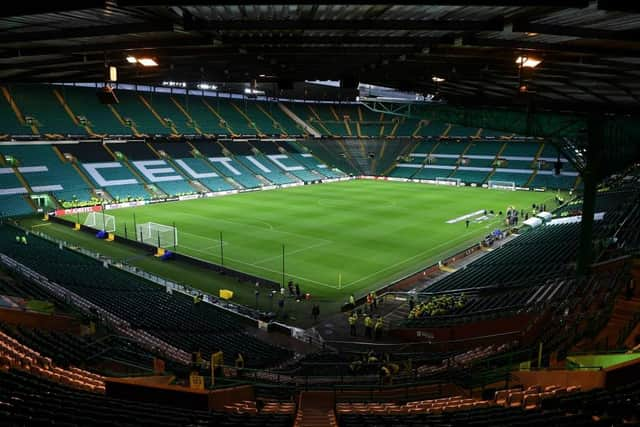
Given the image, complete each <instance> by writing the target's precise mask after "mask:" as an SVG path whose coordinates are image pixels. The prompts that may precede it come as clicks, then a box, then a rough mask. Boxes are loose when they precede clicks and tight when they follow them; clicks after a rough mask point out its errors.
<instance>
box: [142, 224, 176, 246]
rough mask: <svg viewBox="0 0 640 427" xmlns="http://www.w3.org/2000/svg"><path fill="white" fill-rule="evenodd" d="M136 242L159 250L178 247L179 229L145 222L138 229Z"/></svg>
mask: <svg viewBox="0 0 640 427" xmlns="http://www.w3.org/2000/svg"><path fill="white" fill-rule="evenodd" d="M136 240H137V241H139V242H142V243H146V244H147V245H152V246H156V247H158V248H171V247H174V246H178V229H177V228H176V227H172V226H171V225H164V224H158V223H155V222H145V223H144V224H138V225H137V228H136Z"/></svg>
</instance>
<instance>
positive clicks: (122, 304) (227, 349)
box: [0, 226, 290, 367]
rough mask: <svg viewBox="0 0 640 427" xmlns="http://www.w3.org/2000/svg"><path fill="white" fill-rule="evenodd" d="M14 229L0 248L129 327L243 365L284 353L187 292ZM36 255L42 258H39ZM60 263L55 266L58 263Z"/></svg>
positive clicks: (5, 233) (7, 232)
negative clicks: (239, 359)
mask: <svg viewBox="0 0 640 427" xmlns="http://www.w3.org/2000/svg"><path fill="white" fill-rule="evenodd" d="M15 234H16V231H15V230H13V229H11V228H8V227H7V226H2V227H0V235H1V236H2V239H3V241H4V242H5V243H4V247H3V248H2V252H3V253H5V254H7V255H9V256H11V257H13V258H15V259H17V260H18V261H19V262H22V263H25V264H26V265H28V266H35V264H34V263H37V268H38V271H40V272H41V273H42V274H44V275H45V276H47V277H48V278H49V279H50V280H53V281H55V282H57V283H59V284H60V285H62V286H64V287H66V288H67V289H69V290H70V291H72V292H75V293H77V294H78V295H80V296H81V297H83V298H86V299H87V300H89V301H91V302H93V303H95V304H97V305H98V306H100V307H103V308H104V309H106V310H107V311H109V312H111V313H113V314H115V315H116V316H118V317H121V318H123V319H125V320H127V321H128V322H129V323H130V324H131V326H132V327H133V328H136V329H142V330H145V331H147V332H149V333H151V334H153V335H155V336H157V337H158V338H161V339H163V340H165V341H166V342H168V343H170V344H172V345H175V346H176V347H178V348H182V349H185V350H186V351H195V350H198V349H199V350H201V351H202V352H203V353H205V354H210V353H213V352H214V351H216V350H219V349H222V350H223V351H224V353H225V361H226V362H227V363H228V364H233V358H234V356H235V354H237V352H239V351H242V352H246V354H248V355H251V356H250V357H248V360H247V366H248V367H261V366H268V365H272V364H275V363H278V362H279V361H282V360H284V359H286V358H287V357H288V356H289V355H290V353H289V352H288V351H287V350H283V349H281V348H278V347H274V346H271V345H269V344H267V343H265V342H263V341H260V340H258V339H256V338H253V337H251V336H249V335H247V334H246V333H244V332H242V327H241V325H240V324H238V320H237V318H236V317H235V315H232V314H228V313H226V312H225V311H224V310H222V309H220V308H217V307H215V306H213V305H211V304H207V303H197V304H196V303H194V301H193V299H192V298H191V297H188V296H186V295H182V294H179V293H174V294H168V293H167V292H166V290H165V289H164V288H163V287H160V286H158V285H155V284H152V283H147V282H144V281H142V280H141V279H137V278H135V277H133V276H131V275H129V274H127V273H124V272H121V271H118V270H116V269H108V270H104V267H103V266H102V264H101V263H99V262H97V261H95V260H93V259H90V258H87V257H85V256H83V255H80V254H77V253H74V252H71V251H68V250H58V249H57V246H56V245H54V244H52V243H49V242H47V241H44V240H41V239H39V238H35V237H34V238H30V239H29V244H28V245H20V244H16V243H15ZM40 258H42V259H40ZM63 266H64V268H61V267H63Z"/></svg>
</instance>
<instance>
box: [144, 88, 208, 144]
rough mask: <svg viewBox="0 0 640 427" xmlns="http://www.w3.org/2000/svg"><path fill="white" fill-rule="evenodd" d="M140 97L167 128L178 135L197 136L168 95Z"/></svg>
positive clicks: (190, 123)
mask: <svg viewBox="0 0 640 427" xmlns="http://www.w3.org/2000/svg"><path fill="white" fill-rule="evenodd" d="M142 96H143V97H144V98H145V100H146V101H147V103H148V104H149V106H150V107H151V108H152V109H153V111H154V112H155V114H157V115H158V116H159V117H160V118H161V119H162V121H163V123H165V124H166V125H167V126H168V127H169V128H171V129H174V130H175V131H176V132H177V133H178V134H185V135H194V134H198V132H197V130H196V128H195V127H194V124H193V122H192V121H191V120H189V118H188V117H187V116H186V115H185V114H184V113H183V112H182V111H181V110H180V108H179V107H178V106H177V105H176V104H175V103H174V102H173V101H172V99H171V96H170V95H169V94H166V93H161V92H155V93H150V94H145V95H142ZM155 114H154V115H155Z"/></svg>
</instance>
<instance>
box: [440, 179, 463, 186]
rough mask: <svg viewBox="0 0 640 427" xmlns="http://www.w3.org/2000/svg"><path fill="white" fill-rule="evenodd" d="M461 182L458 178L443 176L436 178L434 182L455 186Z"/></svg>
mask: <svg viewBox="0 0 640 427" xmlns="http://www.w3.org/2000/svg"><path fill="white" fill-rule="evenodd" d="M461 182H462V181H460V178H443V177H437V178H436V184H439V185H453V186H455V187H457V186H459V185H460V183H461Z"/></svg>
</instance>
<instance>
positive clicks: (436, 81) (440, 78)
mask: <svg viewBox="0 0 640 427" xmlns="http://www.w3.org/2000/svg"><path fill="white" fill-rule="evenodd" d="M431 80H432V81H433V82H434V83H442V82H444V80H445V79H444V78H442V77H438V76H433V77H431Z"/></svg>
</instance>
